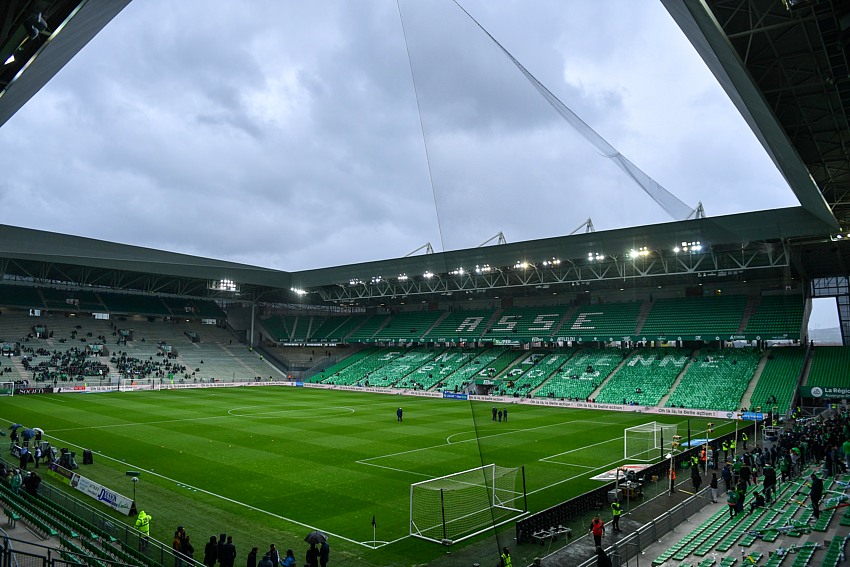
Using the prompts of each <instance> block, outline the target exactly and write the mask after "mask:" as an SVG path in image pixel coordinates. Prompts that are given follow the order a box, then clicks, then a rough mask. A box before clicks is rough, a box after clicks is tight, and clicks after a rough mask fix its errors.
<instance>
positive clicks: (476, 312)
mask: <svg viewBox="0 0 850 567" xmlns="http://www.w3.org/2000/svg"><path fill="white" fill-rule="evenodd" d="M493 313H495V311H494V310H493V309H472V310H469V311H462V310H460V311H450V312H449V314H448V315H447V316H446V318H445V319H443V320H442V321H440V322H439V323H438V324H437V325H436V326H435V327H434V328H433V329H431V331H429V332H428V334H427V335H426V336H425V337H424V338H425V340H427V341H433V342H463V341H473V340H477V339H479V338H481V336H482V334H483V333H484V328H485V327H486V326H487V325H488V323H489V322H490V319H492V318H493Z"/></svg>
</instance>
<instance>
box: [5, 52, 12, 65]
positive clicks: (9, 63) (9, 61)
mask: <svg viewBox="0 0 850 567" xmlns="http://www.w3.org/2000/svg"><path fill="white" fill-rule="evenodd" d="M14 62H15V55H14V54H12V55H10V56H9V57H8V58H7V59H6V60H5V61H4V62H3V65H11V64H12V63H14Z"/></svg>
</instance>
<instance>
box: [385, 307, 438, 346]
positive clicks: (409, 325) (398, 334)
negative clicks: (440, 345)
mask: <svg viewBox="0 0 850 567" xmlns="http://www.w3.org/2000/svg"><path fill="white" fill-rule="evenodd" d="M443 313H444V312H443V311H403V312H401V313H399V314H397V315H395V316H394V317H393V318H392V319H390V321H389V322H388V323H387V324H386V325H384V327H383V328H382V329H381V330H379V331H378V332H377V333H376V334H375V336H374V337H372V339H373V340H375V341H398V340H401V341H403V342H411V341H417V342H418V341H419V338H420V337H421V336H422V335H424V334H425V332H426V331H427V330H428V329H430V328H431V325H433V324H434V323H435V322H436V321H437V319H439V318H440V317H441V316H442V315H443Z"/></svg>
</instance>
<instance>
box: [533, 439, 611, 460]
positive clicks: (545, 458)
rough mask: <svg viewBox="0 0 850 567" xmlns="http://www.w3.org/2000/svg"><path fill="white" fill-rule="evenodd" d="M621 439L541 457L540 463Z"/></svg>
mask: <svg viewBox="0 0 850 567" xmlns="http://www.w3.org/2000/svg"><path fill="white" fill-rule="evenodd" d="M622 440H623V438H622V437H614V438H612V439H608V440H606V441H600V442H599V443H593V444H592V445H585V446H583V447H579V448H578V449H570V450H569V451H564V452H563V453H557V454H555V455H549V456H548V457H543V458H542V459H540V460H541V461H545V460H547V459H554V458H555V457H560V456H561V455H567V454H569V453H575V452H576V451H583V450H585V449H588V448H590V447H596V446H597V445H604V444H605V443H611V442H612V441H622Z"/></svg>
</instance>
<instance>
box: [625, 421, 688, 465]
mask: <svg viewBox="0 0 850 567" xmlns="http://www.w3.org/2000/svg"><path fill="white" fill-rule="evenodd" d="M674 435H676V424H675V423H658V422H657V421H653V422H651V423H644V424H642V425H636V426H634V427H629V428H627V429H626V430H625V432H624V435H623V437H624V438H623V444H624V447H625V448H624V458H626V459H633V460H636V461H650V460H652V459H658V458H660V457H662V456H663V455H664V454H665V453H667V452H669V451H670V450H672V448H673V445H672V443H673V436H674Z"/></svg>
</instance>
